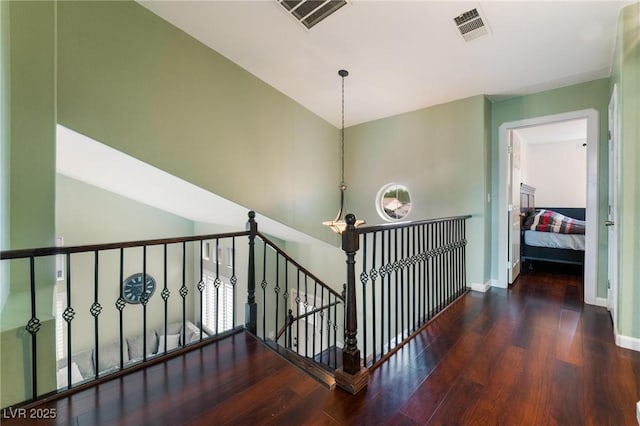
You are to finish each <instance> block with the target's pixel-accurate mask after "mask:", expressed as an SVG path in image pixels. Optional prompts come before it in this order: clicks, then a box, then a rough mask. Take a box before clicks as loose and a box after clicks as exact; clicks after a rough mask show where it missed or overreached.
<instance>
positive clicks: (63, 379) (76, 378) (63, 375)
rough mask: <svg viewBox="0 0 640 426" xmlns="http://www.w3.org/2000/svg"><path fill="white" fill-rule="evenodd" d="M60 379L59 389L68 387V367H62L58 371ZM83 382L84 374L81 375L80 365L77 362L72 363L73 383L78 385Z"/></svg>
mask: <svg viewBox="0 0 640 426" xmlns="http://www.w3.org/2000/svg"><path fill="white" fill-rule="evenodd" d="M57 376H58V377H57V379H58V387H59V388H62V387H65V386H67V367H62V368H61V369H60V370H58V374H57ZM82 380H83V378H82V374H80V369H79V368H78V364H76V363H75V362H72V363H71V383H78V382H81V381H82Z"/></svg>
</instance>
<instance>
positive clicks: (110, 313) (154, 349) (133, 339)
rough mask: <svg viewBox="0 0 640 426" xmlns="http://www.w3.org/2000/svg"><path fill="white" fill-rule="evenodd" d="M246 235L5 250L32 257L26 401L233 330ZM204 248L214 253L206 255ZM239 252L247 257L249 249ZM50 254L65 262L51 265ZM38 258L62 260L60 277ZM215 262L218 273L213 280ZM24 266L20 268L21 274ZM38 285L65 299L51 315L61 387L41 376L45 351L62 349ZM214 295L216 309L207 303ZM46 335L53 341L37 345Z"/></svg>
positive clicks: (13, 258)
mask: <svg viewBox="0 0 640 426" xmlns="http://www.w3.org/2000/svg"><path fill="white" fill-rule="evenodd" d="M248 235H249V231H242V232H234V233H224V234H212V235H200V236H193V237H181V238H171V239H155V240H145V241H134V242H123V243H110V244H98V245H89V246H75V247H50V248H39V249H31V250H13V251H3V252H1V253H0V259H1V260H2V261H3V262H6V263H7V264H8V265H6V266H7V267H8V268H11V267H12V266H14V265H13V263H21V262H24V261H25V260H27V261H28V270H29V272H28V276H29V290H28V291H29V294H30V297H29V302H28V303H29V306H28V309H29V311H30V318H29V320H28V322H27V324H26V326H25V330H26V331H27V332H28V333H29V336H30V338H29V340H30V352H29V353H27V354H25V357H24V358H25V359H27V360H28V362H29V364H30V365H29V366H28V370H29V374H28V376H29V383H28V384H27V383H24V388H25V399H26V401H29V400H31V401H34V400H37V399H39V398H42V397H44V396H48V395H50V394H51V393H52V392H53V393H55V392H56V390H57V391H58V392H59V391H60V390H65V389H66V390H70V389H72V388H74V387H77V386H82V385H83V384H86V383H87V382H91V381H94V380H101V379H103V378H104V377H107V376H111V375H113V374H117V373H119V372H121V371H123V370H128V369H131V368H134V367H136V366H139V365H141V364H144V363H146V362H147V361H149V360H156V359H160V358H162V357H163V356H166V355H167V354H170V353H174V352H180V351H181V350H182V349H184V348H186V347H187V346H191V345H194V344H198V343H201V342H203V341H204V340H207V339H213V338H216V337H218V336H220V335H223V334H228V332H230V330H232V329H234V328H235V326H236V305H237V303H236V298H237V288H236V287H237V283H238V278H237V272H238V271H237V270H236V264H237V261H236V258H237V257H238V253H236V245H237V244H236V239H238V238H246V237H247V236H248ZM221 245H224V246H225V247H227V248H228V250H227V253H228V267H227V268H226V270H225V271H224V274H225V275H226V277H223V276H222V274H221V271H220V267H221V265H222V259H221V258H220V253H222V251H221V250H220V247H221ZM205 247H207V250H210V249H211V248H215V250H210V251H209V252H207V253H205V250H204V248H205ZM201 253H202V255H200V254H201ZM241 257H244V261H243V263H244V264H246V263H245V262H246V250H245V253H244V256H242V255H241ZM51 258H56V259H57V260H58V261H57V262H51V261H50V259H51ZM198 259H199V260H198ZM39 263H43V264H44V263H46V264H49V265H50V264H52V263H57V264H58V265H64V272H62V271H58V273H57V274H56V275H57V277H58V281H57V282H54V281H55V278H53V275H54V274H53V271H51V270H50V269H49V268H44V269H43V268H39ZM15 266H19V265H15ZM225 266H226V264H225ZM207 267H209V269H212V270H214V271H215V272H213V271H212V273H211V280H209V281H208V282H206V281H205V277H206V276H207V274H205V268H207ZM16 271H18V268H17V267H15V268H14V271H13V272H16ZM16 275H17V274H16ZM221 278H224V279H225V281H226V282H228V290H229V291H227V293H228V294H227V297H228V298H231V303H229V306H230V307H231V312H228V313H227V314H228V316H227V318H228V319H229V321H227V322H226V323H225V324H219V322H218V319H219V318H220V315H219V314H218V312H217V311H218V310H219V309H222V308H223V306H222V304H221V303H220V301H221V295H220V293H221V289H220V286H221V283H222V280H221ZM12 279H20V277H17V276H12ZM127 282H129V284H126V283H127ZM127 285H129V287H127ZM39 286H41V287H44V286H49V287H52V294H53V297H54V302H57V303H55V304H56V306H55V307H54V311H57V312H54V313H53V314H54V316H55V314H57V317H58V318H57V319H58V321H57V324H56V333H55V336H53V338H54V339H55V344H56V354H55V355H56V358H57V360H56V364H57V367H56V370H57V371H58V377H57V380H56V386H55V388H54V389H51V388H50V386H49V387H47V386H39V383H38V378H39V377H41V375H40V374H39V373H40V372H39V371H38V369H39V362H38V361H39V360H40V359H41V358H42V357H43V355H42V354H41V352H42V353H44V354H45V356H49V357H52V356H54V353H53V352H52V351H51V350H50V342H51V340H52V336H41V335H40V334H41V333H42V331H41V329H42V326H43V322H44V319H43V318H42V317H43V315H42V312H47V306H39V305H38V303H39V301H38V299H37V297H36V294H37V292H38V287H39ZM156 286H157V289H156ZM156 290H157V291H156ZM60 295H62V297H60ZM153 296H155V297H153ZM207 300H208V301H210V303H209V305H211V303H212V304H213V307H212V306H207V305H206V303H205V301H207ZM49 301H50V300H49ZM211 301H212V302H211ZM211 308H212V309H213V310H214V311H216V312H215V313H214V314H213V315H209V319H212V320H211V321H207V318H205V317H204V312H205V310H206V309H211ZM38 312H40V313H41V314H40V318H39V314H38ZM49 312H50V310H49ZM44 316H46V314H45V315H44ZM49 321H51V320H50V319H49ZM51 329H52V328H51V327H49V330H51ZM114 330H116V331H115V332H114ZM60 331H62V335H60ZM41 342H43V343H42V344H45V347H42V348H41V347H40V346H39V343H41ZM46 351H48V353H47V352H46ZM78 374H79V375H80V376H78ZM16 402H23V401H16Z"/></svg>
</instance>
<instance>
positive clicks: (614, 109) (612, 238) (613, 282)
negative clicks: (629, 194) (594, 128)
mask: <svg viewBox="0 0 640 426" xmlns="http://www.w3.org/2000/svg"><path fill="white" fill-rule="evenodd" d="M618 155H619V153H618V86H617V85H615V86H614V87H613V93H612V94H611V100H610V101H609V208H608V213H607V221H606V222H605V225H606V226H607V236H608V238H607V239H608V243H609V244H608V245H609V258H608V265H607V266H608V268H607V271H608V272H607V307H608V308H609V312H611V318H612V319H613V324H614V327H615V326H616V325H617V318H616V306H617V304H618V301H617V300H618V295H617V291H618V273H617V272H618V269H617V267H618V241H617V240H618V239H617V235H616V227H615V218H616V217H617V215H616V212H617V208H618V186H617V177H618Z"/></svg>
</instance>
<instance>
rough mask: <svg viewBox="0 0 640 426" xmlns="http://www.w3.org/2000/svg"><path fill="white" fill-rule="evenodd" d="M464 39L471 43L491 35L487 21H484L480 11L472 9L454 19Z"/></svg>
mask: <svg viewBox="0 0 640 426" xmlns="http://www.w3.org/2000/svg"><path fill="white" fill-rule="evenodd" d="M453 21H454V22H455V23H456V26H457V27H458V30H459V31H460V34H461V35H462V38H464V39H465V41H471V40H473V39H476V38H478V37H480V36H483V35H485V34H489V30H488V27H487V20H486V19H484V18H483V17H482V16H481V15H480V12H479V11H478V9H471V10H469V11H467V12H464V13H462V14H461V15H459V16H456V17H455V18H453Z"/></svg>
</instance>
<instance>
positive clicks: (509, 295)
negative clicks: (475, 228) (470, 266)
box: [3, 267, 640, 425]
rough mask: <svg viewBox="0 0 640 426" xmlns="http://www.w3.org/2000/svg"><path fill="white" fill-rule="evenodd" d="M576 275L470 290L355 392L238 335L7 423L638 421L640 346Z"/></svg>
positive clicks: (541, 274) (529, 276) (537, 276)
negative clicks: (48, 412) (43, 415)
mask: <svg viewBox="0 0 640 426" xmlns="http://www.w3.org/2000/svg"><path fill="white" fill-rule="evenodd" d="M581 280H582V278H581V276H580V274H579V273H578V274H576V273H575V271H571V270H566V269H565V268H560V269H557V268H556V269H555V270H553V271H551V272H550V271H548V270H545V269H544V268H542V269H541V268H539V267H536V269H535V270H534V271H533V272H528V271H526V272H525V273H524V274H523V275H522V276H521V277H520V278H519V280H518V281H517V282H516V283H515V285H514V286H513V288H511V289H509V290H498V289H492V290H491V291H489V292H488V293H486V294H481V293H476V292H470V293H469V294H467V295H466V296H465V297H464V298H463V299H461V300H460V301H459V302H457V303H456V304H455V305H454V306H453V307H452V308H450V309H449V310H448V311H446V312H445V313H444V314H442V315H441V316H439V317H438V318H437V319H436V320H435V321H433V322H432V323H431V324H430V325H429V326H428V327H427V328H426V329H425V330H424V331H423V332H422V333H420V334H419V335H418V336H417V338H416V339H415V340H413V341H411V342H410V343H408V344H407V345H406V346H404V347H403V348H402V349H401V350H399V351H398V352H397V353H396V354H395V355H394V356H392V357H391V358H390V359H389V360H388V361H387V362H385V363H384V364H383V365H382V366H380V367H379V368H377V369H376V370H374V371H372V374H371V378H370V382H369V387H368V389H367V390H366V391H364V392H362V393H361V394H359V395H356V396H352V395H349V394H347V393H345V392H343V391H341V390H334V391H330V390H328V389H326V388H324V387H323V386H322V385H320V384H319V383H317V382H316V381H315V380H314V379H312V378H310V377H309V376H307V375H306V374H305V373H303V372H301V371H299V370H297V369H296V368H295V367H293V366H291V365H290V364H288V363H287V362H286V361H284V360H282V359H281V358H279V357H278V356H277V355H276V354H275V353H274V352H272V351H271V350H270V349H268V348H266V347H265V346H263V345H262V344H261V343H260V342H258V341H256V340H255V339H254V338H253V337H251V336H249V335H247V334H244V333H241V334H238V335H236V336H234V337H230V338H227V339H225V341H221V342H218V343H214V344H211V345H208V346H205V347H204V348H202V349H199V350H196V351H193V352H190V353H188V354H186V355H184V356H181V357H178V358H175V359H172V360H169V361H167V362H165V363H162V364H158V365H155V366H152V367H150V368H147V369H146V370H144V371H139V372H135V373H132V374H129V375H126V376H124V377H121V378H119V379H114V380H112V381H109V382H106V383H103V384H102V385H100V386H98V387H96V388H91V389H88V390H84V391H81V392H79V393H77V394H75V395H73V396H70V397H67V398H63V399H60V400H58V401H54V402H49V403H46V404H45V405H43V407H44V408H56V410H57V419H56V420H55V421H48V422H47V421H44V420H41V421H38V422H34V421H33V420H20V419H13V420H6V419H5V420H4V421H3V424H7V425H15V424H73V425H109V424H126V425H147V424H148V425H165V424H166V425H179V424H185V425H199V424H203V425H209V424H216V425H217V424H251V423H253V424H278V425H299V424H312V425H315V424H329V425H331V424H362V425H378V424H385V425H386V424H400V425H414V424H434V425H438V424H452V425H466V424H469V425H553V424H558V425H636V420H635V419H636V417H635V403H636V401H638V400H640V353H638V352H633V351H630V350H625V349H621V348H618V347H616V346H615V344H614V341H613V333H612V325H611V321H610V318H609V314H608V312H607V311H606V310H605V309H603V308H598V307H593V306H588V305H587V306H583V304H582V302H581V300H582V283H581ZM5 422H6V423H5Z"/></svg>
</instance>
